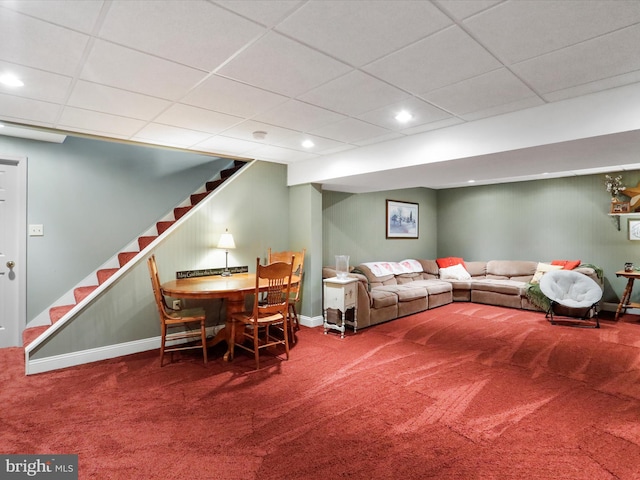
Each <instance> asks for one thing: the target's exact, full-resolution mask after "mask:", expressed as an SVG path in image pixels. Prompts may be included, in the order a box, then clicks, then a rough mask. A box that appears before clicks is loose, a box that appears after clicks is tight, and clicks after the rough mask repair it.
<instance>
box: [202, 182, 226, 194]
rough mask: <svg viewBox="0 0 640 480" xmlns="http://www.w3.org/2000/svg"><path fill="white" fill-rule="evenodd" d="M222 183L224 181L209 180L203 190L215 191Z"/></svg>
mask: <svg viewBox="0 0 640 480" xmlns="http://www.w3.org/2000/svg"><path fill="white" fill-rule="evenodd" d="M223 183H224V179H221V180H211V181H210V182H207V183H206V184H205V188H206V189H207V192H211V191H213V190H215V189H216V188H218V187H219V186H220V185H222V184H223Z"/></svg>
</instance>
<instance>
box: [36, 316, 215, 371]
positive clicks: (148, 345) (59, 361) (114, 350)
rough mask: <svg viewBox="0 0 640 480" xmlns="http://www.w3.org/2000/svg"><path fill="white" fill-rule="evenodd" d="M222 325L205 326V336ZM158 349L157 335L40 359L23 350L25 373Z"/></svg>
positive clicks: (209, 335)
mask: <svg viewBox="0 0 640 480" xmlns="http://www.w3.org/2000/svg"><path fill="white" fill-rule="evenodd" d="M222 327H223V325H215V326H213V327H207V337H214V336H215V335H216V333H218V331H219V330H220V329H222ZM183 341H187V340H183ZM159 349H160V337H159V336H158V337H152V338H145V339H143V340H135V341H133V342H127V343H119V344H117V345H109V346H106V347H99V348H91V349H89V350H82V351H79V352H72V353H65V354H62V355H55V356H52V357H47V358H41V359H32V360H30V359H29V358H28V352H27V351H25V370H26V372H25V373H26V374H27V375H34V374H36V373H44V372H51V371H53V370H60V369H61V368H67V367H75V366H78V365H83V364H85V363H92V362H99V361H101V360H109V359H110V358H116V357H122V356H124V355H132V354H134V353H141V352H146V351H148V350H159Z"/></svg>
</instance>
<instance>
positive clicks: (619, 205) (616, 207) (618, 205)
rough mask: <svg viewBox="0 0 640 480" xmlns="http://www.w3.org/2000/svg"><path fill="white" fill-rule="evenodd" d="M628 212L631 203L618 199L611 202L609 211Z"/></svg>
mask: <svg viewBox="0 0 640 480" xmlns="http://www.w3.org/2000/svg"><path fill="white" fill-rule="evenodd" d="M630 212H631V204H630V203H629V202H619V201H614V202H611V212H610V213H630Z"/></svg>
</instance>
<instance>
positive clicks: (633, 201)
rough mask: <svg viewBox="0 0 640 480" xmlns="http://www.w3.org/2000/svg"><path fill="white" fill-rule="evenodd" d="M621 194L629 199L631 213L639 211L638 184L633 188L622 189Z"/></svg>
mask: <svg viewBox="0 0 640 480" xmlns="http://www.w3.org/2000/svg"><path fill="white" fill-rule="evenodd" d="M622 194H623V195H624V196H625V197H629V205H630V206H631V208H630V211H631V212H637V211H639V210H640V182H638V185H636V186H635V187H624V191H622Z"/></svg>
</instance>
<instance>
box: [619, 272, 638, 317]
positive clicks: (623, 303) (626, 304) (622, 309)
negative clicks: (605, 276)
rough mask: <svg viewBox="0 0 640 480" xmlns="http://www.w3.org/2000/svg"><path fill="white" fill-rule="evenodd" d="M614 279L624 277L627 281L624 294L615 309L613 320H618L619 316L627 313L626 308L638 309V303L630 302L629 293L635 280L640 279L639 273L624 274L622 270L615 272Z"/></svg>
mask: <svg viewBox="0 0 640 480" xmlns="http://www.w3.org/2000/svg"><path fill="white" fill-rule="evenodd" d="M616 277H624V278H626V279H627V286H626V287H625V288H624V293H623V294H622V297H621V298H620V303H619V304H618V308H617V309H616V316H615V318H614V320H616V321H617V320H618V317H619V316H620V315H624V314H625V313H627V308H640V303H632V302H631V301H630V300H631V292H632V291H633V281H634V280H635V279H636V278H640V272H637V271H635V270H634V271H632V272H625V271H624V270H620V271H619V272H616Z"/></svg>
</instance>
